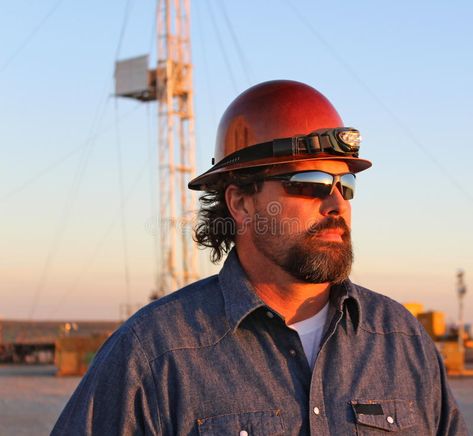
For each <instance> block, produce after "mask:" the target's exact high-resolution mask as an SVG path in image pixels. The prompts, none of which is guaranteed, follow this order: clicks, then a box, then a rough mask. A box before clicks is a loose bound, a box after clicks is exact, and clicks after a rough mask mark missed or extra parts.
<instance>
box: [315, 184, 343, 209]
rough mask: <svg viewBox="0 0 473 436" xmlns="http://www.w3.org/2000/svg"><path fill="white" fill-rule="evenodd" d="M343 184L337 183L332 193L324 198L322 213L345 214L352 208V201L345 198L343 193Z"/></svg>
mask: <svg viewBox="0 0 473 436" xmlns="http://www.w3.org/2000/svg"><path fill="white" fill-rule="evenodd" d="M340 190H341V185H340V183H337V184H336V185H335V186H334V187H333V190H332V193H331V194H330V195H328V196H327V197H325V198H324V199H323V200H322V204H321V207H320V213H321V214H322V215H325V216H328V215H337V216H338V215H344V214H345V213H346V212H347V211H349V210H350V203H349V202H348V200H345V199H344V198H343V195H342V193H341V191H340Z"/></svg>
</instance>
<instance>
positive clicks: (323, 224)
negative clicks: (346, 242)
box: [307, 216, 350, 237]
mask: <svg viewBox="0 0 473 436" xmlns="http://www.w3.org/2000/svg"><path fill="white" fill-rule="evenodd" d="M329 229H341V230H343V236H344V237H345V236H349V235H350V228H349V227H348V225H347V223H346V221H345V220H344V219H343V218H342V217H338V218H335V217H332V216H329V217H327V218H325V219H324V220H323V221H319V222H317V223H314V224H312V225H311V226H310V227H309V229H308V230H307V234H308V235H310V236H314V235H316V234H317V233H319V232H322V231H323V230H329Z"/></svg>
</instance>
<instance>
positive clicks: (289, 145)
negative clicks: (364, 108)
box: [212, 128, 359, 170]
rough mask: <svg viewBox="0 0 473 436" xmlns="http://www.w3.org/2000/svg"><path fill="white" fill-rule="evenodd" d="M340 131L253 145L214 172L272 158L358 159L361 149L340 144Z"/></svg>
mask: <svg viewBox="0 0 473 436" xmlns="http://www.w3.org/2000/svg"><path fill="white" fill-rule="evenodd" d="M340 130H344V129H325V130H323V131H315V132H312V133H309V134H308V135H298V136H293V137H291V138H280V139H274V140H272V141H268V142H262V143H260V144H255V145H251V146H249V147H246V148H243V149H241V150H238V151H235V152H234V153H232V154H230V155H228V156H227V157H225V158H223V159H222V160H221V161H220V162H218V163H217V164H216V165H214V167H213V168H212V170H214V169H218V168H221V167H225V166H228V165H233V164H237V163H246V162H251V161H256V160H260V159H267V158H270V157H282V156H300V155H311V154H314V155H317V154H318V153H329V154H334V155H338V156H350V157H358V149H359V147H353V148H347V145H346V144H340V139H339V138H338V136H337V131H340ZM346 130H347V131H348V130H350V131H355V129H351V128H346ZM356 132H357V131H356ZM212 163H213V162H212Z"/></svg>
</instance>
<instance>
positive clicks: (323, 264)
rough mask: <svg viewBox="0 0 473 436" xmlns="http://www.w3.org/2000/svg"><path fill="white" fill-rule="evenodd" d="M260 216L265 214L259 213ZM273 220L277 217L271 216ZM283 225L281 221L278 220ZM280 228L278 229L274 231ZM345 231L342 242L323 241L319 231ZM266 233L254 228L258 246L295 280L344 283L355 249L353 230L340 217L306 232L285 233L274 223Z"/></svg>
mask: <svg viewBox="0 0 473 436" xmlns="http://www.w3.org/2000/svg"><path fill="white" fill-rule="evenodd" d="M258 216H259V217H261V216H264V215H261V213H259V215H258ZM269 219H270V220H272V222H273V223H274V220H275V219H276V218H275V217H274V216H272V217H270V218H269ZM278 224H281V221H279V222H278ZM278 228H279V232H277V231H274V230H275V229H278ZM328 229H341V230H343V234H342V241H341V242H334V241H324V240H321V239H319V238H317V235H318V233H320V232H321V231H323V230H328ZM268 230H269V231H266V232H258V231H253V243H254V245H255V247H256V248H257V249H258V250H259V251H260V252H261V253H262V254H264V255H265V256H266V257H267V258H268V259H270V260H272V261H273V263H275V264H276V265H278V266H279V267H280V268H282V269H283V270H284V271H285V272H287V273H288V274H290V275H291V276H292V277H294V278H295V279H296V280H298V281H301V282H305V283H334V284H335V283H341V282H343V281H344V280H346V279H347V278H348V276H349V274H350V271H351V266H352V263H353V250H352V244H351V236H350V229H349V228H348V226H347V224H346V222H345V220H344V219H343V218H341V217H339V218H335V217H327V218H325V219H324V220H323V221H320V222H318V223H316V224H314V225H312V226H311V227H310V228H309V229H308V230H306V231H304V232H295V233H294V232H293V233H285V232H284V231H282V230H283V226H277V225H276V226H275V225H271V228H270V229H268Z"/></svg>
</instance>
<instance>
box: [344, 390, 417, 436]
mask: <svg viewBox="0 0 473 436" xmlns="http://www.w3.org/2000/svg"><path fill="white" fill-rule="evenodd" d="M350 403H351V406H352V409H353V412H354V414H355V421H356V429H357V434H358V435H375V434H384V433H386V432H393V433H394V432H395V433H396V434H399V435H406V436H407V435H417V430H416V425H417V414H416V412H415V403H414V401H410V400H371V399H370V400H367V399H357V400H353V401H351V402H350Z"/></svg>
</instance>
